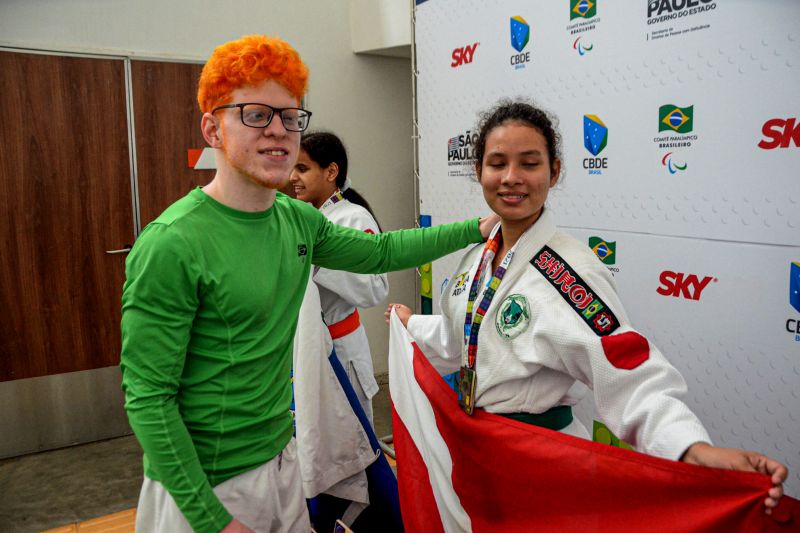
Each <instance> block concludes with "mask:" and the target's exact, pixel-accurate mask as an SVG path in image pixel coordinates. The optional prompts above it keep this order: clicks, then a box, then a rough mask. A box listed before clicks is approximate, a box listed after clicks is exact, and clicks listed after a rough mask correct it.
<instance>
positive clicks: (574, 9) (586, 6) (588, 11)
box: [569, 0, 597, 20]
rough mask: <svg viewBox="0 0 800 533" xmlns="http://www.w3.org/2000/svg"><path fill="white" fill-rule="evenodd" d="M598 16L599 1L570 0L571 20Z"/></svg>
mask: <svg viewBox="0 0 800 533" xmlns="http://www.w3.org/2000/svg"><path fill="white" fill-rule="evenodd" d="M595 15H597V0H595V1H592V0H569V19H570V20H572V19H576V18H584V19H590V18H592V17H593V16H595Z"/></svg>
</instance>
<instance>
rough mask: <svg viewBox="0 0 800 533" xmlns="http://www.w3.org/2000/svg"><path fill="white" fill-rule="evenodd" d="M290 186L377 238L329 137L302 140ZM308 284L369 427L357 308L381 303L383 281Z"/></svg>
mask: <svg viewBox="0 0 800 533" xmlns="http://www.w3.org/2000/svg"><path fill="white" fill-rule="evenodd" d="M289 181H290V182H291V183H292V185H293V186H294V190H295V194H296V195H297V199H298V200H302V201H304V202H308V203H310V204H312V205H313V206H314V207H316V208H317V209H319V210H320V211H321V212H322V214H323V215H325V216H326V217H327V218H328V219H329V220H330V221H331V222H333V223H335V224H339V225H341V226H347V227H350V228H355V229H358V230H362V231H365V232H367V233H380V231H381V230H380V226H379V225H378V223H377V221H376V220H375V216H374V214H373V213H372V209H370V207H369V204H368V203H367V201H366V200H364V198H363V197H362V196H361V195H360V194H358V193H357V192H356V191H355V190H353V189H352V188H351V187H350V186H349V185H350V184H349V180H348V179H347V151H346V150H345V147H344V145H343V144H342V141H341V140H340V139H339V138H338V137H337V136H336V135H334V134H333V133H330V132H324V131H319V132H313V133H310V134H307V135H304V136H303V138H302V140H301V141H300V155H299V156H298V158H297V163H296V164H295V167H294V171H293V172H292V175H291V177H290V178H289ZM313 279H314V282H315V283H316V284H317V286H318V287H319V296H320V302H321V304H322V313H323V318H324V320H325V323H326V324H327V325H328V329H329V330H330V332H331V337H332V338H333V347H334V349H335V350H336V355H337V357H338V358H339V361H340V362H341V363H342V366H344V368H345V369H346V370H347V375H348V378H349V379H350V383H351V384H352V385H353V389H355V391H356V395H357V396H358V399H359V402H360V403H361V406H362V407H363V408H364V412H365V413H366V415H367V418H369V421H370V423H372V397H373V396H375V393H377V392H378V383H377V382H376V381H375V373H374V370H373V366H372V354H371V353H370V350H369V343H368V341H367V334H366V332H365V331H364V326H362V325H361V321H360V318H359V315H358V309H357V308H358V307H361V308H367V307H372V306H374V305H377V304H379V303H380V302H381V301H383V300H384V299H385V298H386V295H387V294H388V293H389V282H388V277H387V275H386V274H353V273H350V272H343V271H339V270H328V269H326V268H315V270H314V275H313Z"/></svg>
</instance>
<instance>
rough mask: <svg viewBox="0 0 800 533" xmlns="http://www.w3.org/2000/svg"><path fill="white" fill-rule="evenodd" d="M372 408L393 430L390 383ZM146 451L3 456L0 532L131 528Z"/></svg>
mask: <svg viewBox="0 0 800 533" xmlns="http://www.w3.org/2000/svg"><path fill="white" fill-rule="evenodd" d="M373 411H374V417H375V432H376V433H377V435H378V437H384V436H386V435H389V434H391V404H390V401H389V392H388V386H387V385H382V386H381V389H380V392H378V394H377V396H376V397H375V398H374V399H373ZM141 455H142V452H141V448H140V447H139V443H138V442H137V441H136V439H135V438H134V437H133V436H127V437H120V438H117V439H111V440H106V441H102V442H94V443H90V444H84V445H82V446H73V447H71V448H63V449H60V450H53V451H49V452H42V453H37V454H33V455H26V456H23V457H15V458H12V459H4V460H0V533H38V532H40V531H44V530H51V529H54V528H57V529H55V532H57V533H101V532H102V533H128V532H132V531H133V529H132V523H133V516H134V515H133V508H135V507H136V501H137V499H138V496H139V488H140V487H141V484H142V458H141ZM55 532H48V533H55Z"/></svg>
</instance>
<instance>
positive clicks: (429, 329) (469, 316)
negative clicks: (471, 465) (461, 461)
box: [386, 101, 787, 512]
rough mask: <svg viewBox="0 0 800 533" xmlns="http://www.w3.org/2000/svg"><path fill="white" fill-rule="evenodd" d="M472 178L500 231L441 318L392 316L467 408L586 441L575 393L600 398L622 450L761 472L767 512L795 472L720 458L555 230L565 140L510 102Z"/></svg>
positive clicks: (655, 359) (572, 245) (590, 266)
mask: <svg viewBox="0 0 800 533" xmlns="http://www.w3.org/2000/svg"><path fill="white" fill-rule="evenodd" d="M478 131H479V138H478V141H477V144H476V170H477V176H478V180H479V182H480V185H481V187H482V188H483V195H484V198H485V200H486V202H487V204H488V205H489V207H490V208H491V209H492V210H493V211H494V212H495V213H497V214H498V215H500V219H501V222H500V224H498V225H497V227H496V228H495V230H494V232H493V234H492V235H491V236H490V238H489V240H488V241H487V243H486V244H485V245H479V246H476V247H475V248H473V249H471V250H469V251H468V252H467V253H466V254H465V256H464V258H463V259H462V261H461V263H460V264H459V266H458V268H457V270H456V271H455V272H453V274H452V275H451V276H450V278H449V279H450V282H449V285H448V286H447V287H446V289H445V291H444V292H443V295H442V300H441V308H442V315H435V316H430V315H427V316H426V315H413V314H412V312H411V310H410V309H409V308H408V307H406V306H404V305H399V304H390V306H389V309H388V310H387V312H386V316H387V319H388V317H389V315H390V312H391V310H392V308H394V309H395V310H396V312H397V314H398V317H399V318H400V319H401V321H402V322H403V324H404V325H405V326H406V327H407V329H408V331H409V333H410V334H411V336H412V337H413V338H414V339H415V340H416V341H417V344H418V345H419V347H420V349H421V350H422V351H423V352H424V353H425V354H426V355H427V356H428V358H429V359H430V361H431V363H432V364H433V365H434V367H436V368H437V370H439V372H440V373H442V374H447V373H451V372H455V371H458V370H460V374H459V377H460V379H459V401H460V403H461V405H462V408H464V409H465V411H467V412H468V413H470V414H471V413H472V410H473V408H474V407H475V406H477V407H481V408H483V409H485V410H486V411H488V412H491V413H496V414H501V415H503V416H508V417H511V418H514V419H517V420H521V421H523V422H528V423H531V424H536V425H539V426H543V427H548V428H550V429H554V430H557V431H562V432H565V433H569V434H572V435H576V436H582V437H585V438H588V437H589V433H588V431H587V430H586V428H584V427H583V426H582V424H581V423H580V422H579V421H578V420H577V419H574V418H573V416H572V409H571V407H572V405H574V404H575V403H577V401H578V399H579V398H575V397H573V396H572V395H571V394H570V388H571V387H572V385H573V384H574V383H575V381H581V382H582V383H584V384H586V385H587V386H588V387H589V388H590V389H592V390H593V392H594V398H595V405H596V408H597V412H598V415H599V417H600V419H601V420H603V421H604V422H605V423H606V425H607V426H608V427H609V428H610V429H611V430H612V431H613V432H614V433H615V434H616V435H618V436H619V437H620V438H622V439H624V440H626V441H628V442H630V443H631V444H633V445H634V446H635V447H636V448H637V449H638V450H640V451H642V452H645V453H649V454H651V455H654V456H659V457H663V458H669V459H674V460H682V461H686V462H688V463H694V464H700V465H706V466H712V467H719V468H729V469H733V470H745V471H758V472H761V473H765V474H769V475H771V477H772V482H773V487H772V488H771V489H770V490H769V494H768V496H767V498H766V499H765V505H766V510H767V512H771V509H772V508H773V507H775V506H776V505H777V502H778V499H779V498H780V497H781V496H782V494H783V486H782V484H783V481H784V480H785V479H786V476H787V470H786V468H785V467H784V466H783V465H781V464H780V463H778V462H777V461H775V460H773V459H770V458H768V457H766V456H764V455H762V454H759V453H755V452H748V451H742V450H736V449H729V448H719V447H715V446H712V445H711V440H710V438H709V436H708V433H707V432H706V430H705V428H704V427H703V425H702V423H701V422H700V421H699V420H698V419H697V417H696V416H695V415H694V413H692V411H691V410H690V409H689V408H688V407H687V406H686V404H684V403H683V401H682V400H681V397H682V395H683V393H684V392H685V390H686V384H685V382H684V380H683V378H682V376H681V375H680V373H679V372H678V371H677V370H676V369H675V368H674V367H673V366H672V365H670V363H669V362H668V361H667V360H666V359H665V357H664V356H663V355H662V354H661V352H660V351H659V350H658V349H657V348H656V347H655V346H654V345H653V344H651V343H649V342H648V341H647V339H645V338H644V337H643V336H642V335H641V334H639V333H638V332H636V331H635V330H634V329H633V327H632V326H631V324H630V322H629V320H628V317H627V316H626V314H625V311H624V309H623V307H622V304H621V303H620V300H619V298H618V296H617V293H616V290H615V286H614V281H613V278H612V277H611V275H610V274H609V272H608V270H607V269H606V268H605V267H604V266H603V265H602V263H601V262H600V261H599V260H598V259H597V258H596V256H595V255H594V253H592V251H591V250H590V249H589V248H588V247H587V246H586V245H585V244H583V243H581V242H579V241H577V240H575V239H574V238H572V237H570V236H569V235H567V234H565V233H563V232H561V231H559V230H558V229H556V225H555V220H554V218H553V215H552V213H551V212H550V210H548V209H547V208H545V201H546V200H547V195H548V193H549V191H550V189H551V188H552V187H553V186H554V185H555V184H556V183H557V182H558V179H559V176H560V172H561V149H560V136H559V134H558V133H557V132H556V130H555V128H554V126H553V123H552V121H551V120H550V118H549V117H548V115H547V114H546V113H544V112H543V111H541V110H540V109H538V108H536V107H534V106H532V105H530V104H528V103H525V102H512V101H502V102H500V103H499V104H498V105H497V106H496V107H495V108H494V109H492V110H491V111H490V112H488V113H486V114H484V115H483V116H482V120H481V124H480V127H479V129H478Z"/></svg>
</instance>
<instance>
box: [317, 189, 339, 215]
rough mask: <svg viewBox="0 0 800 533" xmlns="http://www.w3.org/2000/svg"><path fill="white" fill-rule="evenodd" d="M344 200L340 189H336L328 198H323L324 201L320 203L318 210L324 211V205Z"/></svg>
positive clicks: (327, 205)
mask: <svg viewBox="0 0 800 533" xmlns="http://www.w3.org/2000/svg"><path fill="white" fill-rule="evenodd" d="M342 200H344V196H342V191H340V190H339V189H336V192H335V193H333V194H332V195H331V197H330V198H328V199H327V200H325V203H324V204H322V207H320V208H319V210H320V211H324V210H325V208H326V207H329V206H332V205H333V204H335V203H337V202H341V201H342Z"/></svg>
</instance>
